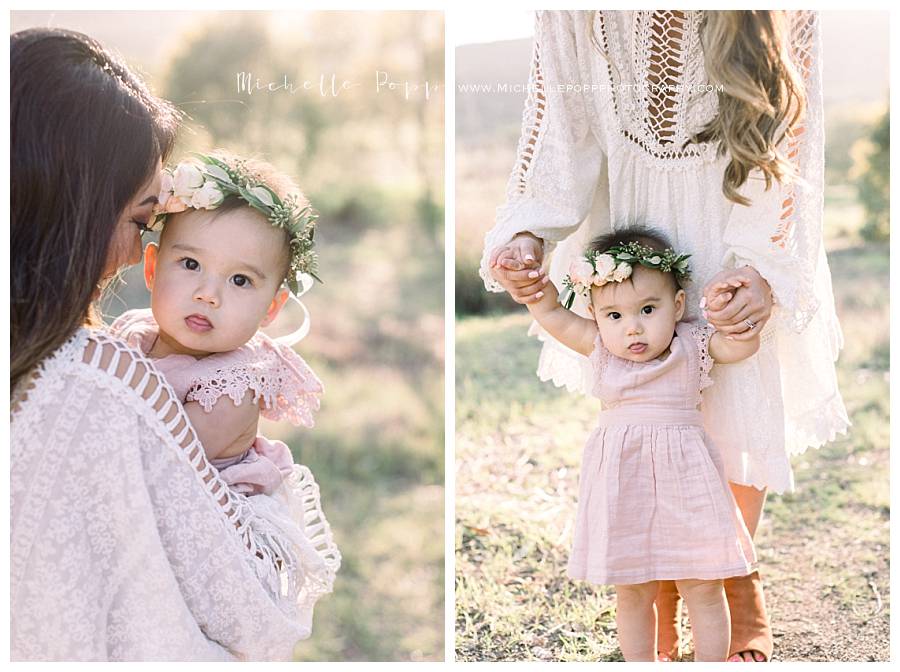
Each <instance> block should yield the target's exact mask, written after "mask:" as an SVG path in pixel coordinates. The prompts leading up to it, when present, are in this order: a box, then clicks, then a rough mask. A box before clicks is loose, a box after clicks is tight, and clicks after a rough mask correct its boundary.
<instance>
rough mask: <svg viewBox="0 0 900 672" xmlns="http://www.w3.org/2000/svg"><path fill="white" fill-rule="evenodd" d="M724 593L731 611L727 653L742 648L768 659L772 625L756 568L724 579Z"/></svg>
mask: <svg viewBox="0 0 900 672" xmlns="http://www.w3.org/2000/svg"><path fill="white" fill-rule="evenodd" d="M725 596H726V597H727V598H728V608H729V610H730V611H731V647H730V649H729V651H730V653H729V654H728V657H729V658H731V657H732V656H733V655H734V654H736V653H741V652H743V651H750V652H754V651H758V652H759V653H761V654H762V655H763V656H765V658H766V662H768V661H770V660H772V649H773V646H774V644H773V640H772V627H771V626H770V624H769V615H768V614H767V613H766V598H765V596H764V595H763V585H762V579H760V578H759V572H753V573H752V574H749V575H747V576H735V577H732V578H730V579H725Z"/></svg>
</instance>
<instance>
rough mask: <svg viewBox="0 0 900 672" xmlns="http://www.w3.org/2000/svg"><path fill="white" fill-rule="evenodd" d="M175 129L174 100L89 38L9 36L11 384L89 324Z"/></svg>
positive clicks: (53, 33)
mask: <svg viewBox="0 0 900 672" xmlns="http://www.w3.org/2000/svg"><path fill="white" fill-rule="evenodd" d="M177 125H178V114H177V112H176V110H175V109H174V107H173V106H172V105H171V104H170V103H168V102H167V101H164V100H161V99H159V98H157V97H155V96H153V95H152V94H151V93H150V91H149V89H148V88H147V86H146V85H145V84H144V83H143V82H142V81H141V80H140V79H139V78H138V77H137V76H136V75H135V74H134V73H132V72H131V71H130V70H129V69H128V67H127V66H126V65H125V64H124V63H122V62H121V61H120V60H118V59H117V58H116V57H114V56H112V55H111V54H110V53H109V52H107V51H106V50H105V49H104V48H103V47H102V46H101V45H100V44H99V43H98V42H96V41H95V40H93V39H92V38H90V37H88V36H87V35H83V34H81V33H77V32H73V31H69V30H61V29H32V30H25V31H21V32H18V33H14V34H13V35H12V36H11V37H10V173H11V187H10V194H11V195H10V200H11V225H12V231H11V233H10V239H11V244H10V256H11V266H12V269H11V285H12V288H11V309H10V310H11V313H12V314H11V324H12V335H11V340H10V350H11V362H10V383H11V385H12V386H13V387H15V385H16V383H18V382H19V381H20V380H21V379H22V378H23V376H25V375H26V374H27V373H28V372H30V371H31V370H32V369H33V368H34V367H35V366H36V365H37V364H39V363H40V362H41V360H43V359H44V358H45V357H46V356H48V355H49V354H51V353H52V352H53V351H54V350H55V349H56V348H58V347H59V346H60V345H61V344H62V343H64V342H65V341H66V340H67V339H68V338H69V337H70V336H71V335H72V333H73V332H74V331H75V330H76V329H77V328H78V327H79V326H81V325H83V324H85V323H86V322H89V320H90V318H89V316H90V315H91V312H92V310H91V307H92V301H93V299H94V297H95V292H96V290H97V287H98V285H99V283H100V282H101V281H102V280H103V274H104V270H105V268H106V265H107V260H108V256H109V251H110V244H111V242H112V240H113V234H114V232H115V230H116V225H117V222H118V220H119V218H120V217H121V214H122V212H123V211H124V209H125V207H126V205H127V204H128V203H129V201H130V200H131V199H133V198H134V197H135V195H136V194H137V192H138V190H139V189H140V188H141V186H142V185H144V184H145V183H146V182H147V181H149V180H150V179H151V178H152V177H153V171H154V170H155V169H156V166H157V162H158V161H160V160H162V161H165V159H166V158H167V157H168V155H169V153H170V151H171V149H172V146H173V144H174V141H175V131H176V129H177Z"/></svg>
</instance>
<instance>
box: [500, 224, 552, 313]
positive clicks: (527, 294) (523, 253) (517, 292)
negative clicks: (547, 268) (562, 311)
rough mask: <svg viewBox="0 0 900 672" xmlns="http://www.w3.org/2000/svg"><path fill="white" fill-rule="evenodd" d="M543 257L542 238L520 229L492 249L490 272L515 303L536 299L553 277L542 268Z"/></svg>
mask: <svg viewBox="0 0 900 672" xmlns="http://www.w3.org/2000/svg"><path fill="white" fill-rule="evenodd" d="M543 260H544V246H543V244H542V243H541V239H540V238H538V237H537V236H534V235H532V234H530V233H528V232H523V233H519V234H517V235H516V236H515V238H513V239H512V240H511V241H509V243H507V244H506V245H503V246H502V247H497V248H495V249H494V251H493V252H491V259H490V267H491V275H492V276H493V277H494V280H496V281H497V282H499V283H500V284H501V285H502V286H503V289H505V290H506V291H507V292H509V295H510V296H511V297H512V298H513V300H514V301H515V302H516V303H522V304H526V303H534V302H535V301H539V300H540V299H541V297H542V296H543V295H544V293H543V291H542V290H543V288H544V286H545V285H546V284H547V282H549V280H550V278H549V277H548V276H547V275H546V274H545V273H544V272H543V271H542V270H541V262H542V261H543Z"/></svg>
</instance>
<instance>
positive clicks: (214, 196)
mask: <svg viewBox="0 0 900 672" xmlns="http://www.w3.org/2000/svg"><path fill="white" fill-rule="evenodd" d="M223 200H225V195H224V194H223V193H222V191H221V190H220V189H219V185H217V184H216V183H215V182H213V181H212V180H207V181H206V182H205V183H204V184H203V186H202V187H201V188H200V189H197V190H196V191H195V192H194V195H193V196H191V207H192V208H203V209H204V210H212V209H213V208H215V207H217V206H218V205H220V204H221V203H222V201H223Z"/></svg>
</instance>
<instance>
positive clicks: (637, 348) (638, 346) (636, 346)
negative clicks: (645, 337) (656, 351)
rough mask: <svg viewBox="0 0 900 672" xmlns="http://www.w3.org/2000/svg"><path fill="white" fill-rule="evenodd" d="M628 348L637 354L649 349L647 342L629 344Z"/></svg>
mask: <svg viewBox="0 0 900 672" xmlns="http://www.w3.org/2000/svg"><path fill="white" fill-rule="evenodd" d="M628 349H629V350H631V352H633V353H635V354H640V353H642V352H643V351H644V350H646V349H647V344H646V343H632V344H631V345H629V346H628Z"/></svg>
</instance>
